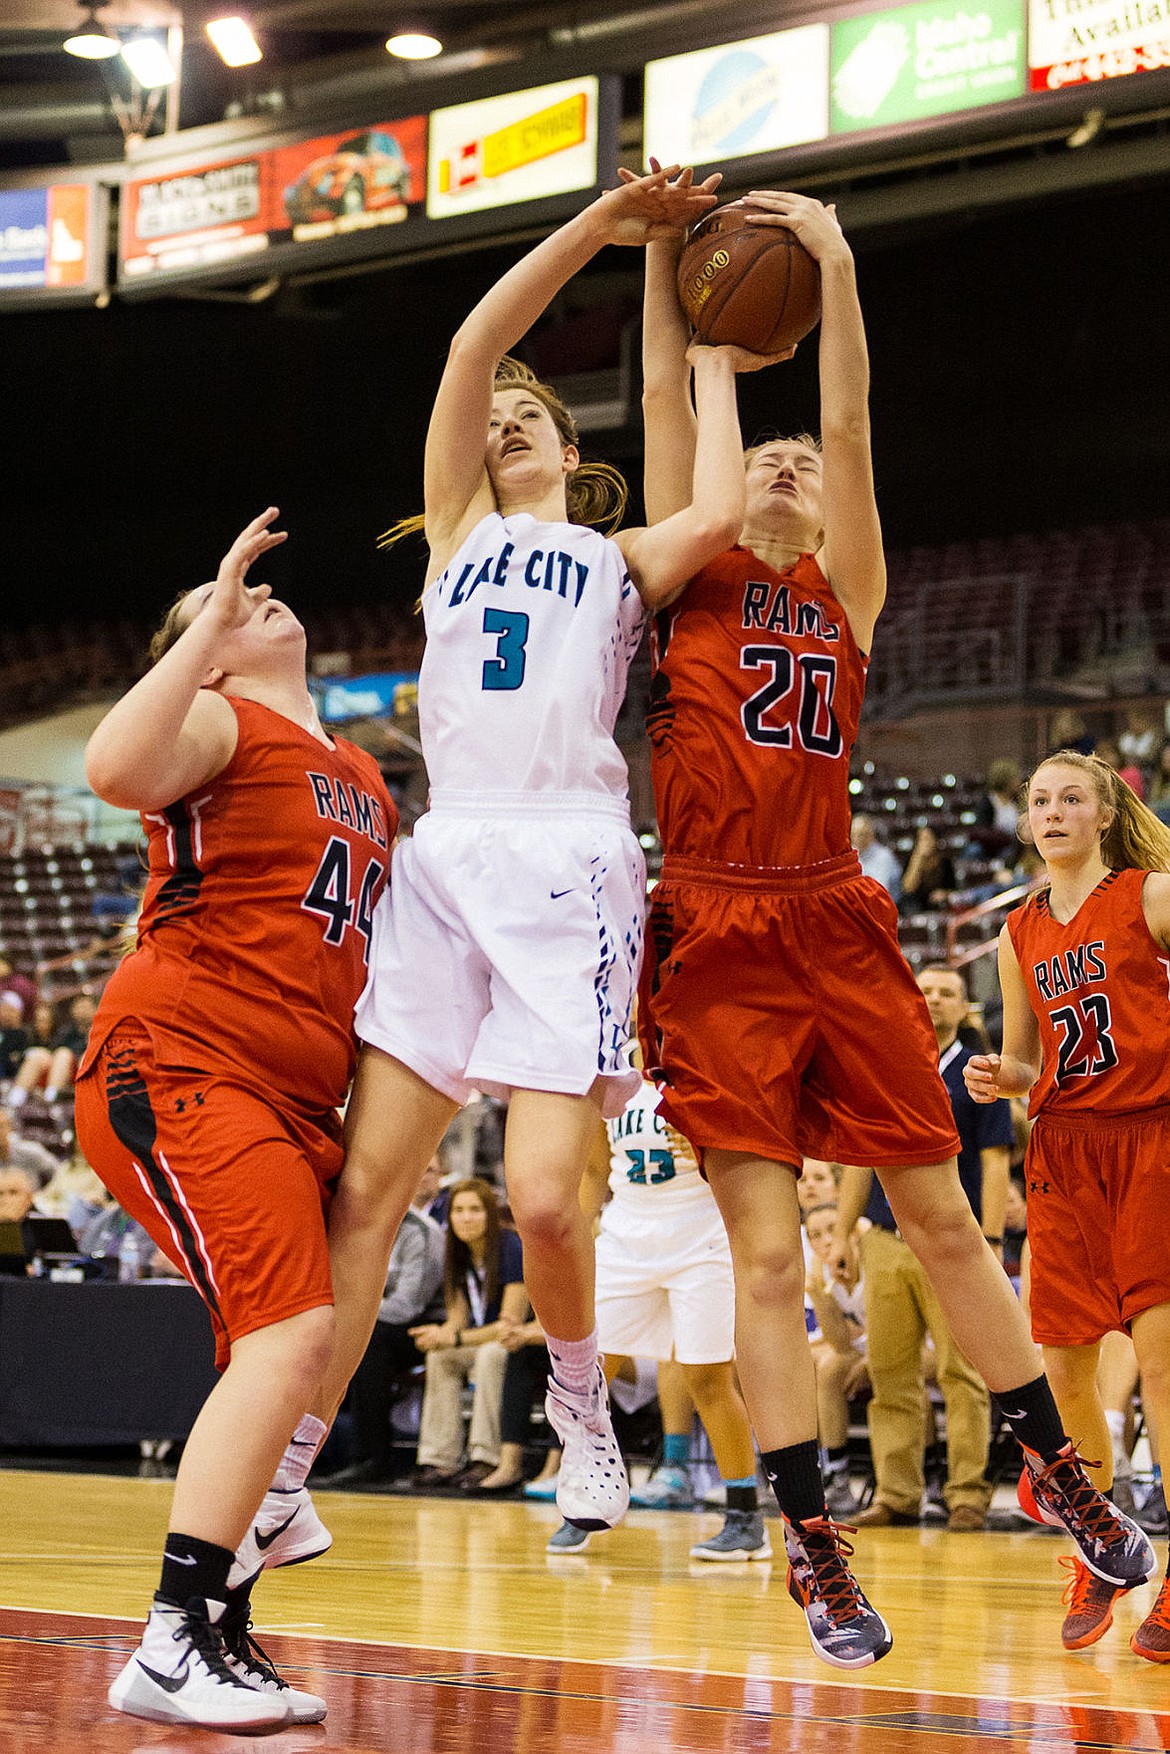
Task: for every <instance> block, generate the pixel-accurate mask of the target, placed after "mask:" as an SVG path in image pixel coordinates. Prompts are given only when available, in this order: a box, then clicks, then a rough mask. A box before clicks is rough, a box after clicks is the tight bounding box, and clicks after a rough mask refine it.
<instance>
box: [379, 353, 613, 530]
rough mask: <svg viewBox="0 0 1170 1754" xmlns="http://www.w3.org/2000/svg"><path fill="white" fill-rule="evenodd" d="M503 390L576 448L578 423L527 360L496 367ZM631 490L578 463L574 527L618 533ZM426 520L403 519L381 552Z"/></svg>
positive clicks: (572, 488) (496, 387) (570, 491)
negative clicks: (531, 404)
mask: <svg viewBox="0 0 1170 1754" xmlns="http://www.w3.org/2000/svg"><path fill="white" fill-rule="evenodd" d="M501 390H523V391H525V393H526V394H527V395H529V396H531V397H533V398H534V400H535V401H537V402H540V403H542V404H543V405H544V407H545V408H547V410H548V412H549V414H550V415H551V416H552V421H553V425H554V426H555V427H556V429H557V432H558V434H559V435H560V440H561V443H562V444H563V445H576V444H577V443H578V442H579V440H578V436H577V422H576V421H575V420H574V419H573V416H572V414H571V413H570V411H569V409H568V407H567V406H566V404H565V403H564V402H562V401H561V398H560V397H559V396H558V395H557V393H556V391H555V390H554V389H552V388H551V387H550V386H549V385H548V384H542V383H541V381H540V379H539V378H538V377H537V376H536V373H535V372H534V371H532V370H531V369H530V368H529V367H528V366H526V365H525V364H524V362H523V360H519V359H513V358H512V357H511V355H510V354H505V355H504V357H503V359H501V361H500V363H499V365H498V366H497V367H496V375H495V381H494V383H493V385H492V392H493V394H498V393H499V392H500V391H501ZM629 497H630V490H629V488H628V487H627V486H626V482H625V477H624V476H623V475H622V474H621V473H620V471H619V470H617V469H614V468H613V467H612V466H611V465H610V464H609V463H578V465H577V467H576V468H575V469H574V471H573V473H572V474H571V475H570V476H569V478H568V480H567V481H566V483H565V500H566V504H567V508H568V514H569V522H570V523H571V524H593V525H596V527H597V528H598V529H599V530H601V531H602V532H603V533H604V534H605V535H607V536H608V535H610V534H612V532H613V531H614V530H616V529H617V527H618V525H619V524H620V523H621V521H622V517H623V516H624V514H625V509H626V503H627V501H628V500H629ZM424 525H425V516H424V514H423V513H421V512H416V513H415V514H414V516H413V517H409V518H399V520H398V522H397V523H396V524H391V526H390V528H389V529H388V530H385V531H383V533H382V535H381V536H379V537H378V547H379V548H389V547H391V546H392V545H393V544H394V543H395V542H398V541H399V540H400V539H401V538H402V537H403V536H413V535H414V534H415V532H416V531H420V530H422V529H423V528H424Z"/></svg>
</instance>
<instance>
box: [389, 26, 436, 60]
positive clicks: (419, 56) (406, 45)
mask: <svg viewBox="0 0 1170 1754" xmlns="http://www.w3.org/2000/svg"><path fill="white" fill-rule="evenodd" d="M386 49H387V53H389V54H391V55H396V56H397V57H398V59H399V60H400V61H429V60H430V59H431V57H432V56H433V55H441V54H442V53H443V45H442V43H441V42H440V41H439V39H438V37H435V36H432V35H431V33H430V31H429V30H422V29H415V28H414V27H412V28H410V29H409V30H407V29H403V30H398V31H395V33H394V35H393V36H392V37H387V39H386Z"/></svg>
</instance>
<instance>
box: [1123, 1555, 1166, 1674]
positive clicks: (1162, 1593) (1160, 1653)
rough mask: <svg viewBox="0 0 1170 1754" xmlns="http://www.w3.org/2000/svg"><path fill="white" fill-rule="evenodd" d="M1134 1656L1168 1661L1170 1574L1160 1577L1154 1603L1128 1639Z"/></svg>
mask: <svg viewBox="0 0 1170 1754" xmlns="http://www.w3.org/2000/svg"><path fill="white" fill-rule="evenodd" d="M1129 1648H1130V1650H1131V1651H1133V1652H1134V1654H1135V1655H1136V1656H1139V1657H1145V1658H1146V1660H1147V1662H1151V1663H1170V1575H1168V1576H1166V1577H1164V1578H1163V1579H1162V1587H1161V1589H1160V1590H1159V1591H1158V1600H1157V1601H1156V1602H1155V1603H1154V1605H1153V1607H1152V1608H1151V1609H1150V1611H1149V1613H1148V1614H1147V1615H1146V1617H1145V1619H1144V1620H1143V1621H1142V1623H1141V1625H1140V1626H1139V1627H1138V1629H1137V1631H1136V1632H1135V1633H1134V1635H1133V1637H1132V1638H1131V1639H1130V1641H1129Z"/></svg>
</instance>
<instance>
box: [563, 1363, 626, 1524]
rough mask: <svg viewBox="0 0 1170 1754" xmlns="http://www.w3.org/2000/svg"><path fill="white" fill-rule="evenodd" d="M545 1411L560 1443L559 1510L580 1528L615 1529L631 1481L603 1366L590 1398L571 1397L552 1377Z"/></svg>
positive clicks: (598, 1367) (624, 1511)
mask: <svg viewBox="0 0 1170 1754" xmlns="http://www.w3.org/2000/svg"><path fill="white" fill-rule="evenodd" d="M544 1410H545V1413H546V1415H547V1417H548V1422H549V1424H550V1425H551V1426H552V1428H553V1430H554V1431H555V1432H556V1434H557V1436H558V1438H559V1439H560V1443H561V1452H562V1453H561V1471H560V1474H559V1476H558V1478H557V1509H558V1510H559V1511H560V1513H561V1515H562V1517H564V1519H565V1521H566V1522H567V1523H572V1525H573V1527H574V1528H576V1529H612V1528H614V1527H616V1525H617V1524H618V1523H620V1522H621V1520H622V1518H623V1517H624V1516H625V1514H626V1511H627V1510H628V1509H629V1504H630V1482H629V1480H628V1479H627V1477H626V1465H625V1463H624V1462H623V1460H622V1452H621V1450H620V1449H619V1448H618V1441H617V1438H616V1437H615V1436H614V1434H613V1424H612V1422H611V1420H610V1413H609V1391H608V1390H607V1389H606V1386H605V1377H604V1375H603V1373H602V1369H601V1366H600V1364H599V1365H598V1366H597V1381H596V1385H595V1387H594V1389H593V1392H592V1393H591V1394H587V1395H574V1394H571V1393H570V1391H569V1390H568V1389H566V1388H562V1387H561V1385H560V1383H559V1382H558V1381H557V1379H556V1378H555V1377H550V1378H549V1383H548V1395H547V1397H546V1399H545V1403H544Z"/></svg>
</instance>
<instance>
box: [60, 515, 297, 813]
mask: <svg viewBox="0 0 1170 1754" xmlns="http://www.w3.org/2000/svg"><path fill="white" fill-rule="evenodd" d="M278 515H279V514H278V512H277V509H276V507H275V506H269V508H268V510H267V511H266V512H262V513H261V515H260V516H259V517H258V518H254V519H253V520H252V522H251V523H250V524H249V525H248V527H247V529H246V530H244V531H242V532H241V533H240V535H239V536H237V538H236V540H235V541H234V542H233V544H232V546H231V548H230V549H229V550H228V552H227V554H226V555H225V556H224V558H223V560H222V561H221V563H220V568H219V572H218V573H217V575H216V578H215V581H214V583H213V584H210V585H204V586H202V587H201V588H200V589H199V590H197V591H193V592H192V593H191V597H190V599H189V601H190V602H191V605H192V607H191V611H190V619H189V621H188V623H187V626H186V628H185V629H184V631H183V632H182V634H181V635H180V636H179V638H178V639H177V640H176V641H175V644H174V645H173V646H172V647H171V649H170V651H168V652H167V653H166V654H165V655H164V656H163V657H162V658H160V659H159V661H158V663H157V664H155V665H154V667H153V668H152V669H150V670H148V671H147V673H146V675H145V676H143V677H142V678H141V680H140V681H138V682H136V683H135V685H134V687H133V688H132V689H131V690H130V692H129V693H128V694H125V695H123V696H122V699H121V700H120V701H119V702H118V704H117V705H116V706H114V707H111V709H110V711H109V712H108V713H107V714H106V716H105V718H104V719H103V720H102V722H101V724H100V725H99V726H98V727H97V730H96V731H95V732H94V733H93V736H92V737H91V738H90V740H89V743H88V745H87V746H86V751H85V771H86V775H87V777H88V779H89V783H90V785H91V786H92V787H93V789H94V791H95V792H96V793H97V795H98V797H99V798H104V799H105V801H106V803H107V804H116V805H117V806H118V807H119V808H120V809H123V810H159V809H162V808H163V807H164V806H165V805H167V804H173V803H174V802H175V800H176V798H181V797H183V796H184V795H185V794H186V793H187V792H190V791H191V790H193V788H194V787H196V786H200V785H203V784H205V783H206V781H207V780H209V779H212V778H214V776H215V775H216V774H217V773H221V772H222V771H223V769H224V768H225V767H226V766H227V764H228V762H229V761H230V760H231V758H232V756H233V754H234V753H235V747H236V735H237V727H236V716H235V714H234V713H233V712H232V709H231V707H230V706H229V705H228V703H227V701H226V700H224V699H223V698H222V696H220V695H218V694H212V693H210V692H209V691H208V689H207V688H206V687H205V686H204V685H205V684H206V683H207V682H208V680H209V679H213V678H214V676H215V673H216V670H217V663H216V658H217V654H218V652H219V650H220V647H221V645H222V643H223V640H224V638H225V636H226V635H227V634H230V633H231V632H232V631H233V629H235V628H237V627H241V626H243V624H244V622H245V621H247V619H248V617H249V616H250V615H251V614H252V612H253V611H254V609H255V608H256V605H257V603H260V602H263V601H264V600H265V599H266V598H267V597H269V596H270V595H271V589H270V587H269V586H268V585H254V586H253V587H252V588H251V589H249V588H248V586H247V584H246V583H245V580H246V578H247V573H248V568H249V567H250V566H251V565H252V563H253V562H254V561H255V560H257V559H259V557H260V555H262V554H266V553H267V552H268V550H269V549H271V548H276V547H278V546H279V544H280V543H282V542H283V541H284V540H285V533H284V531H282V530H272V529H270V528H269V526H270V525H271V523H272V521H273V519H274V518H276V517H277V516H278Z"/></svg>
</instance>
